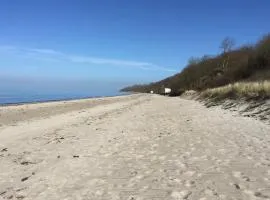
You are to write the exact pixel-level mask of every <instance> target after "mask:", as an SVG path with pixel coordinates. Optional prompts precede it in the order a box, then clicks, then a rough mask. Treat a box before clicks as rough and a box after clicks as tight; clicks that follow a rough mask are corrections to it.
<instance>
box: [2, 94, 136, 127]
mask: <svg viewBox="0 0 270 200" xmlns="http://www.w3.org/2000/svg"><path fill="white" fill-rule="evenodd" d="M137 96H138V97H139V95H132V94H128V95H121V96H120V95H119V96H110V97H109V96H108V97H95V98H85V99H72V100H61V101H47V102H36V103H25V104H10V105H5V106H0V127H1V126H5V125H15V124H17V123H18V122H22V121H29V120H30V121H31V120H34V119H45V118H49V117H52V116H55V115H61V114H66V113H69V112H73V111H81V110H85V109H91V108H93V107H96V106H99V105H107V104H111V103H116V102H119V103H121V102H124V101H127V100H130V99H136V98H137Z"/></svg>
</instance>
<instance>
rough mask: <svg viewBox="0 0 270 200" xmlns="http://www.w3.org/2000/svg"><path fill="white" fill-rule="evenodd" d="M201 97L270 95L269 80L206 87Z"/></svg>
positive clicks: (266, 96) (265, 96)
mask: <svg viewBox="0 0 270 200" xmlns="http://www.w3.org/2000/svg"><path fill="white" fill-rule="evenodd" d="M201 95H202V96H203V97H210V98H217V99H223V98H238V97H240V98H241V97H246V98H253V97H261V98H269V97H270V81H262V82H239V83H234V84H229V85H226V86H222V87H217V88H211V89H206V90H205V91H203V92H202V93H201Z"/></svg>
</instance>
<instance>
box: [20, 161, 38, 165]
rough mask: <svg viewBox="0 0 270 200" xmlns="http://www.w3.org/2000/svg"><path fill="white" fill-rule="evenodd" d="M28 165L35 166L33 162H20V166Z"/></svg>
mask: <svg viewBox="0 0 270 200" xmlns="http://www.w3.org/2000/svg"><path fill="white" fill-rule="evenodd" d="M30 164H36V163H34V162H30V161H22V162H21V165H30Z"/></svg>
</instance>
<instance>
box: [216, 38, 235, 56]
mask: <svg viewBox="0 0 270 200" xmlns="http://www.w3.org/2000/svg"><path fill="white" fill-rule="evenodd" d="M234 45H235V41H234V39H233V38H230V37H226V38H224V40H222V42H221V44H220V49H222V51H223V53H227V52H229V51H231V50H232V48H233V46H234Z"/></svg>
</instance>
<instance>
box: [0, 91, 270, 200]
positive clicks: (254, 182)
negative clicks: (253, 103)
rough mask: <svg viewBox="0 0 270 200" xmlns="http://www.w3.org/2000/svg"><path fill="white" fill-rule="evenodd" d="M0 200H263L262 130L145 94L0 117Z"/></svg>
mask: <svg viewBox="0 0 270 200" xmlns="http://www.w3.org/2000/svg"><path fill="white" fill-rule="evenodd" d="M0 199H33V200H34V199H35V200H38V199H46V200H47V199H48V200H49V199H50V200H59V199H66V200H74V199H78V200H89V199H90V200H92V199H93V200H104V199H105V200H107V199H108V200H122V199H123V200H124V199H125V200H126V199H128V200H143V199H144V200H150V199H151V200H152V199H155V200H157V199H161V200H164V199H165V200H166V199H168V200H169V199H171V200H180V199H188V200H212V199H213V200H220V199H224V200H230V199H231V200H232V199H243V200H248V199H251V200H256V199H258V200H261V199H270V126H269V125H268V124H266V123H264V122H262V121H259V120H256V119H253V118H247V117H243V116H240V115H239V114H237V113H233V112H230V111H228V110H223V109H221V108H219V107H210V108H207V107H205V106H204V105H203V104H202V103H200V102H197V101H193V100H185V99H181V98H178V97H175V98H167V97H164V96H158V95H147V94H136V95H129V96H122V97H111V98H99V99H84V100H76V101H66V102H65V101H63V102H51V103H38V104H28V105H17V106H7V107H1V108H0Z"/></svg>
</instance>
